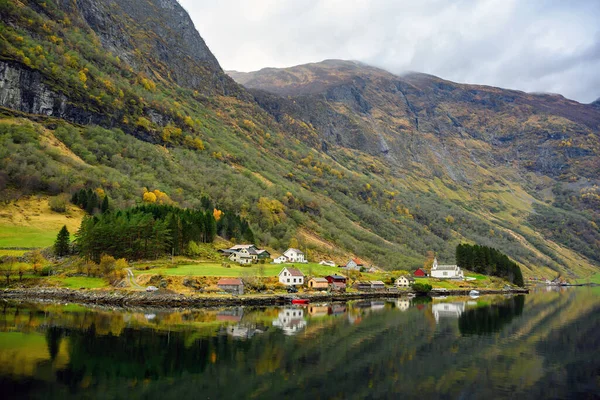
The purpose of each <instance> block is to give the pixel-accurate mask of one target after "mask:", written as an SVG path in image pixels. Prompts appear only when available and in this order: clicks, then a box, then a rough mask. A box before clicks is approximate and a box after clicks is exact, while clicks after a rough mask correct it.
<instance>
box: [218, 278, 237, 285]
mask: <svg viewBox="0 0 600 400" xmlns="http://www.w3.org/2000/svg"><path fill="white" fill-rule="evenodd" d="M217 285H219V286H237V285H243V283H242V280H241V279H239V278H223V279H219V282H218V283H217Z"/></svg>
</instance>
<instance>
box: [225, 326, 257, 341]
mask: <svg viewBox="0 0 600 400" xmlns="http://www.w3.org/2000/svg"><path fill="white" fill-rule="evenodd" d="M265 331H266V329H265V328H264V327H262V326H258V325H256V324H253V323H247V324H235V325H228V326H227V327H226V329H225V332H227V334H228V335H229V336H232V337H234V338H236V339H250V338H252V337H253V336H254V335H256V334H260V333H264V332H265Z"/></svg>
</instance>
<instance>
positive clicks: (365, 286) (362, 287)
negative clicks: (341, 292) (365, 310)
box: [352, 282, 371, 292]
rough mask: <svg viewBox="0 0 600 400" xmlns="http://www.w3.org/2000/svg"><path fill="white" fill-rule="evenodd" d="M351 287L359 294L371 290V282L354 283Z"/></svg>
mask: <svg viewBox="0 0 600 400" xmlns="http://www.w3.org/2000/svg"><path fill="white" fill-rule="evenodd" d="M352 287H353V288H354V289H356V290H358V291H360V292H368V291H370V290H371V282H356V283H354V285H352Z"/></svg>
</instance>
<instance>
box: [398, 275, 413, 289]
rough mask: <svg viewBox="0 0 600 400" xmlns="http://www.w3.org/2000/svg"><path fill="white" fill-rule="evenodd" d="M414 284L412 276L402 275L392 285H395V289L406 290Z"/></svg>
mask: <svg viewBox="0 0 600 400" xmlns="http://www.w3.org/2000/svg"><path fill="white" fill-rule="evenodd" d="M414 282H415V278H413V277H412V276H407V275H402V276H401V277H399V278H398V279H396V282H394V284H395V285H396V287H399V288H407V287H409V286H410V285H411V284H413V283H414Z"/></svg>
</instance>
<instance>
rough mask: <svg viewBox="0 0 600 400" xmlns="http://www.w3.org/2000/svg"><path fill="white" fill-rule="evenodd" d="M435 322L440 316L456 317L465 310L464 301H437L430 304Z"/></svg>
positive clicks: (438, 321)
mask: <svg viewBox="0 0 600 400" xmlns="http://www.w3.org/2000/svg"><path fill="white" fill-rule="evenodd" d="M431 311H432V312H433V317H434V318H435V322H436V323H438V324H439V323H440V318H458V317H460V316H461V315H462V313H463V312H465V303H458V302H456V303H438V304H434V305H432V306H431Z"/></svg>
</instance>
